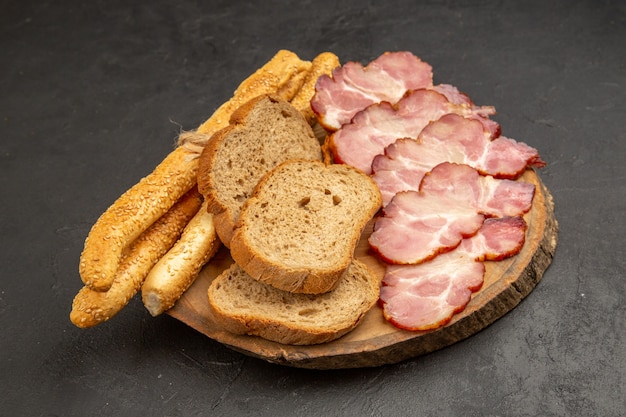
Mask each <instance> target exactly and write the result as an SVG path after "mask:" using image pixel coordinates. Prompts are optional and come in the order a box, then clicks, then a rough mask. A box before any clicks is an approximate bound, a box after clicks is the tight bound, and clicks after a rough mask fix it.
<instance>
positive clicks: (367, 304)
mask: <svg viewBox="0 0 626 417" xmlns="http://www.w3.org/2000/svg"><path fill="white" fill-rule="evenodd" d="M378 296H379V280H378V278H377V277H376V275H375V274H373V273H372V272H371V271H370V269H369V268H368V267H367V266H366V265H365V264H364V263H362V262H360V261H358V260H354V261H353V262H352V263H351V264H350V266H349V268H348V269H347V271H346V272H345V274H344V275H343V276H342V279H341V280H340V281H339V284H338V285H337V288H335V289H334V290H333V291H330V292H327V293H325V294H321V295H309V294H294V293H291V292H287V291H282V290H279V289H277V288H274V287H272V286H271V285H267V284H264V283H262V282H259V281H257V280H255V279H253V278H252V277H250V276H249V275H248V274H247V273H246V272H245V271H244V270H243V269H241V267H240V266H239V265H237V264H236V263H233V264H232V265H231V267H230V268H228V269H226V270H225V271H224V272H223V273H222V274H220V275H219V276H218V277H217V278H215V280H213V282H212V283H211V285H210V286H209V289H208V298H209V306H210V308H211V312H212V313H213V315H214V317H215V319H216V322H218V323H220V324H222V325H223V327H224V328H225V329H226V330H228V331H230V332H232V333H235V334H246V335H256V336H261V337H263V338H265V339H268V340H272V341H275V342H278V343H283V344H291V345H310V344H317V343H324V342H329V341H331V340H334V339H337V338H339V337H341V336H343V335H344V334H346V333H348V332H349V331H350V330H352V329H354V328H355V327H356V326H357V324H359V322H360V321H361V319H362V318H363V316H364V315H365V313H367V312H368V311H369V310H370V308H372V306H373V305H374V304H375V303H376V301H377V300H378Z"/></svg>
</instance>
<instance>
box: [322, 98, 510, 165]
mask: <svg viewBox="0 0 626 417" xmlns="http://www.w3.org/2000/svg"><path fill="white" fill-rule="evenodd" d="M489 109H490V108H489ZM448 113H454V114H457V115H460V116H463V117H467V118H470V119H474V120H478V121H479V122H480V123H481V124H482V126H483V127H484V128H485V130H487V131H488V132H489V133H490V135H491V136H496V135H498V134H499V131H500V129H499V125H498V124H497V123H496V122H494V121H492V120H490V119H488V118H486V117H485V116H484V114H486V113H489V110H488V109H487V110H486V109H485V108H483V107H477V106H474V105H468V104H466V103H460V104H455V103H454V102H451V101H450V100H448V98H447V97H446V96H445V95H444V94H442V93H440V92H438V91H436V90H435V89H419V90H412V91H410V92H408V93H407V94H406V95H405V96H404V97H403V98H402V99H401V100H400V101H398V102H397V103H396V104H395V105H392V104H390V103H388V102H381V103H378V104H372V105H370V106H369V107H367V108H366V109H365V110H363V111H361V112H359V113H357V114H356V115H355V116H354V118H353V119H352V121H351V122H350V123H349V124H346V125H344V126H343V127H342V128H341V129H340V130H338V131H336V132H335V133H333V134H332V135H331V136H330V138H329V143H328V144H329V149H330V150H331V151H332V153H333V158H334V160H335V162H338V163H345V164H348V165H352V166H353V167H355V168H357V169H359V170H361V171H363V172H364V173H366V174H371V172H372V162H373V160H374V158H375V157H376V156H377V155H380V154H383V153H384V151H385V148H386V147H387V146H389V145H390V144H392V143H394V142H395V141H396V140H397V139H399V138H413V139H415V138H417V137H418V136H419V134H420V133H421V132H422V130H423V129H424V128H425V127H426V126H428V125H429V123H431V122H433V121H435V120H438V119H439V118H441V117H442V116H444V115H446V114H448Z"/></svg>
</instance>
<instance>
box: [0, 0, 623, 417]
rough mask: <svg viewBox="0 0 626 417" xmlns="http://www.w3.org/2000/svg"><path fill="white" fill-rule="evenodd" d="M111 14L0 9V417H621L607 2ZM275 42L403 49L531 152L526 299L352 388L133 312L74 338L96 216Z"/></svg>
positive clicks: (359, 375)
mask: <svg viewBox="0 0 626 417" xmlns="http://www.w3.org/2000/svg"><path fill="white" fill-rule="evenodd" d="M126 3H127V2H121V1H109V2H104V1H93V2H84V1H62V2H44V1H41V2H34V1H21V2H15V1H2V2H0V58H1V64H0V137H1V140H0V161H1V162H0V193H1V195H2V201H3V203H2V206H1V209H0V216H1V217H0V228H1V229H0V230H1V233H2V243H1V244H0V245H1V246H0V262H1V264H2V270H3V277H2V280H1V282H0V328H1V329H2V338H1V339H0V387H2V394H1V395H0V415H2V416H5V415H6V416H20V415H22V416H51V415H59V416H99V415H111V416H113V415H115V416H122V415H129V416H136V415H145V416H173V415H183V416H193V415H263V416H282V415H285V416H317V415H345V416H392V415H393V416H399V415H440V416H447V415H451V416H455V415H464V416H469V415H494V416H495V415H506V416H522V415H528V416H533V415H545V416H561V415H563V416H564V415H568V416H574V415H576V416H591V415H598V416H617V415H624V411H623V410H624V409H625V408H626V403H625V401H626V400H625V398H626V396H625V391H626V390H625V385H626V383H625V375H626V365H625V358H626V337H625V336H624V334H625V333H626V320H625V318H626V314H625V307H624V306H625V305H626V303H625V301H626V300H625V299H624V298H625V296H626V289H625V286H626V284H625V282H626V272H625V270H626V267H625V262H624V258H625V249H626V245H625V244H624V240H625V239H624V236H625V233H626V228H625V226H624V223H625V222H624V217H625V213H626V186H625V185H624V184H625V181H626V168H625V165H624V157H625V156H626V152H625V150H626V137H625V134H624V128H625V124H624V118H625V116H626V112H625V104H624V103H625V99H626V97H625V94H624V91H625V88H626V46H625V45H626V9H625V7H624V3H623V2H612V1H573V2H565V1H558V2H557V1H555V2H550V1H537V2H513V1H510V2H506V1H504V2H503V1H461V2H436V1H429V2H415V1H402V2H392V1H390V2H384V5H383V2H373V1H347V2H334V1H333V2H329V1H303V2H299V3H294V4H292V5H289V4H287V3H282V2H276V1H271V2H270V1H265V2H258V4H259V5H251V4H248V3H247V2H245V3H244V2H240V3H238V2H229V1H220V2H217V1H209V2H204V3H203V2H190V1H183V2H176V3H173V4H168V2H164V1H152V2H145V4H134V5H133V4H126ZM281 48H286V49H291V50H293V51H295V52H296V53H298V54H299V55H300V56H301V57H302V58H305V59H311V58H312V57H313V56H314V55H315V54H317V53H319V52H321V51H324V50H330V51H333V52H335V53H336V54H338V55H339V56H340V58H341V59H342V61H347V60H356V61H362V62H367V61H369V60H371V59H373V58H375V57H376V56H378V55H379V54H380V53H382V52H384V51H386V50H410V51H412V52H414V53H415V54H417V55H418V56H420V57H421V58H422V59H424V60H425V61H427V62H429V63H430V64H431V65H433V67H434V71H435V81H436V82H446V83H451V84H454V85H456V86H458V87H459V88H460V89H462V90H463V91H465V92H466V93H468V94H469V95H470V96H471V97H472V98H473V100H474V101H475V102H476V103H478V104H489V105H494V106H495V107H496V108H497V110H498V115H497V116H496V117H495V119H496V120H497V121H498V122H500V123H501V125H502V128H503V133H504V134H505V135H506V136H509V137H513V138H516V139H518V140H522V141H525V142H527V143H529V144H530V145H532V146H535V147H537V148H538V149H539V151H540V153H541V155H542V156H543V158H544V159H545V160H546V161H547V162H548V166H547V167H546V168H544V169H542V170H541V172H540V175H541V177H542V179H543V180H544V182H545V183H546V185H547V186H548V187H549V189H550V190H551V192H552V193H553V195H554V198H555V202H556V213H557V217H558V220H559V223H560V228H561V231H560V235H559V239H560V243H559V247H558V249H557V253H556V257H555V259H554V261H553V264H552V266H551V267H550V268H549V269H548V271H547V273H546V274H545V276H544V278H543V280H542V281H541V282H540V283H539V285H538V286H537V287H536V289H535V290H534V291H533V292H532V293H531V294H530V296H529V297H528V298H526V299H525V300H524V301H523V302H522V303H521V304H520V305H519V306H518V307H517V308H516V309H514V310H513V311H511V312H510V313H509V314H507V315H506V316H505V317H503V318H502V319H500V320H499V321H497V322H496V323H494V324H493V325H491V326H489V327H488V328H487V329H485V330H483V331H482V332H480V333H478V334H476V335H475V336H473V337H471V338H469V339H467V340H465V341H463V342H460V343H457V344H455V345H453V346H451V347H449V348H446V349H443V350H440V351H438V352H435V353H433V354H430V355H427V356H423V357H419V358H415V359H413V360H408V361H405V362H403V363H400V364H396V365H390V366H384V367H380V368H375V369H357V370H348V371H324V372H316V371H306V370H299V369H292V368H286V367H280V366H276V365H271V364H268V363H265V362H262V361H259V360H256V359H252V358H249V357H246V356H242V355H240V354H238V353H236V352H234V351H231V350H230V349H228V348H226V347H223V346H221V345H220V344H218V343H216V342H213V341H212V340H210V339H208V338H205V337H203V336H201V335H200V334H198V333H197V332H195V331H194V330H192V329H190V328H188V327H186V326H185V325H183V324H181V323H179V322H177V321H176V320H174V319H172V318H170V317H167V316H164V317H160V318H152V317H150V316H149V314H148V313H147V312H146V311H145V309H144V308H143V306H142V305H141V302H140V301H139V300H138V299H134V300H133V301H132V302H131V303H130V305H129V306H128V307H127V308H126V309H125V310H124V311H123V312H122V313H121V314H119V315H118V316H116V317H115V318H114V319H112V320H111V321H110V322H108V323H106V324H104V325H101V326H99V327H97V328H94V329H90V330H79V329H77V328H75V327H73V325H72V324H71V323H70V321H69V319H68V314H69V310H70V305H71V300H72V298H73V297H74V295H75V293H76V292H77V291H78V289H79V288H80V286H81V281H80V278H79V276H78V272H77V270H78V267H77V263H78V257H79V254H80V251H81V249H82V244H83V240H84V238H85V236H86V235H87V232H88V230H89V228H90V227H91V225H92V224H93V222H94V221H95V220H96V219H97V217H98V216H99V215H100V214H101V213H102V212H103V211H104V209H106V208H107V207H108V206H109V205H110V204H111V203H112V202H113V200H114V199H115V198H117V197H118V196H119V195H120V194H121V193H122V192H123V191H125V190H126V189H127V188H128V187H130V186H131V185H133V184H134V183H136V182H137V181H138V180H139V179H140V178H141V177H142V176H143V175H145V174H147V173H148V172H150V171H151V170H152V169H153V167H154V166H155V165H156V164H157V163H158V162H159V161H160V160H161V159H162V158H163V157H164V156H165V155H166V153H167V152H168V151H170V150H171V149H172V146H173V142H174V139H175V137H176V135H177V133H178V131H179V129H180V128H183V129H193V128H195V127H196V126H197V125H199V124H200V123H201V122H202V121H203V120H204V119H205V118H206V117H208V115H210V113H211V112H212V111H213V110H214V109H215V107H216V106H218V105H219V104H220V103H222V102H223V101H224V100H225V99H227V98H228V97H229V96H230V93H231V92H232V90H233V89H234V88H235V87H236V85H237V84H238V83H239V82H240V81H241V80H242V79H244V78H245V77H246V76H247V75H248V74H250V73H251V72H252V71H254V70H255V69H256V68H257V67H259V66H260V65H262V64H263V63H264V62H265V61H267V60H268V59H269V58H270V57H271V56H272V55H273V54H274V53H275V52H276V51H277V50H278V49H281Z"/></svg>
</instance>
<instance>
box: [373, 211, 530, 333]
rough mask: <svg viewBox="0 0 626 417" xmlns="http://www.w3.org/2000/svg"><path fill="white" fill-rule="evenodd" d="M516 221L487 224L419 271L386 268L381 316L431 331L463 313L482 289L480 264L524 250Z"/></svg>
mask: <svg viewBox="0 0 626 417" xmlns="http://www.w3.org/2000/svg"><path fill="white" fill-rule="evenodd" d="M525 231H526V223H525V222H524V220H523V219H522V218H521V217H505V218H499V219H487V220H485V222H484V223H483V225H482V227H481V228H480V229H479V231H478V232H477V233H476V235H474V236H472V237H471V238H468V239H464V240H463V242H462V243H461V244H460V245H459V246H458V247H457V248H456V249H454V250H453V251H451V252H448V253H445V254H442V255H439V256H437V257H436V258H434V259H432V260H430V261H428V262H424V263H421V264H419V265H389V266H388V267H387V269H386V273H385V276H384V278H383V282H382V287H381V291H380V302H381V305H382V306H383V312H384V316H385V318H386V319H387V320H389V321H390V322H391V323H392V324H393V325H395V326H396V327H399V328H402V329H405V330H430V329H435V328H438V327H440V326H443V325H445V324H446V323H448V322H449V321H450V320H451V318H452V316H453V315H454V314H455V313H458V312H460V311H462V310H463V309H465V307H466V305H467V304H468V303H469V301H470V299H471V294H472V292H475V291H478V290H479V289H480V288H481V287H482V285H483V279H484V274H485V266H484V264H483V263H482V262H481V261H483V260H500V259H504V258H506V257H509V256H512V255H515V254H517V253H518V252H519V251H520V249H521V248H522V246H523V245H524V238H525Z"/></svg>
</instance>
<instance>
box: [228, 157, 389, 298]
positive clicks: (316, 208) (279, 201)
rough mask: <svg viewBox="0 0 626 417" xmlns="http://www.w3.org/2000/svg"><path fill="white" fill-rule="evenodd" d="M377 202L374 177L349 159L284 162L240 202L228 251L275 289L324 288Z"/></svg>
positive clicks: (345, 262)
mask: <svg viewBox="0 0 626 417" xmlns="http://www.w3.org/2000/svg"><path fill="white" fill-rule="evenodd" d="M381 201H382V199H381V195H380V191H379V190H378V187H377V185H376V184H375V183H374V181H373V180H372V179H371V178H370V177H369V176H367V175H365V174H363V173H362V172H360V171H358V170H357V169H355V168H352V167H350V166H348V165H329V166H326V165H324V164H323V163H322V162H319V161H305V160H290V161H287V162H285V163H283V164H281V165H279V166H278V167H277V168H275V169H274V170H272V171H270V172H269V173H268V174H267V175H266V176H264V177H263V179H262V180H261V181H260V182H259V184H258V185H257V187H256V189H255V191H254V194H253V196H252V197H250V199H248V201H247V202H246V203H245V205H244V206H243V208H242V210H241V215H240V218H239V222H238V224H237V228H236V229H235V232H234V235H233V239H232V241H231V247H230V249H231V256H232V258H233V259H234V260H235V262H237V263H238V264H239V265H240V266H241V267H242V268H243V269H244V270H245V271H246V272H247V273H248V274H249V275H250V276H252V277H253V278H255V279H257V280H259V281H262V282H264V283H266V284H270V285H273V286H274V287H276V288H279V289H282V290H285V291H291V292H299V293H309V294H319V293H324V292H327V291H330V290H332V289H333V288H334V287H335V286H336V284H337V282H338V280H339V278H340V277H341V275H342V274H343V273H344V271H345V270H346V268H348V266H349V265H350V262H351V261H352V257H353V253H354V249H355V247H356V244H357V243H358V241H359V239H360V236H361V233H362V231H363V229H364V227H365V225H366V224H367V222H368V221H369V220H370V219H371V218H372V217H373V215H374V214H375V213H376V212H377V211H378V209H379V207H380V205H381Z"/></svg>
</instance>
